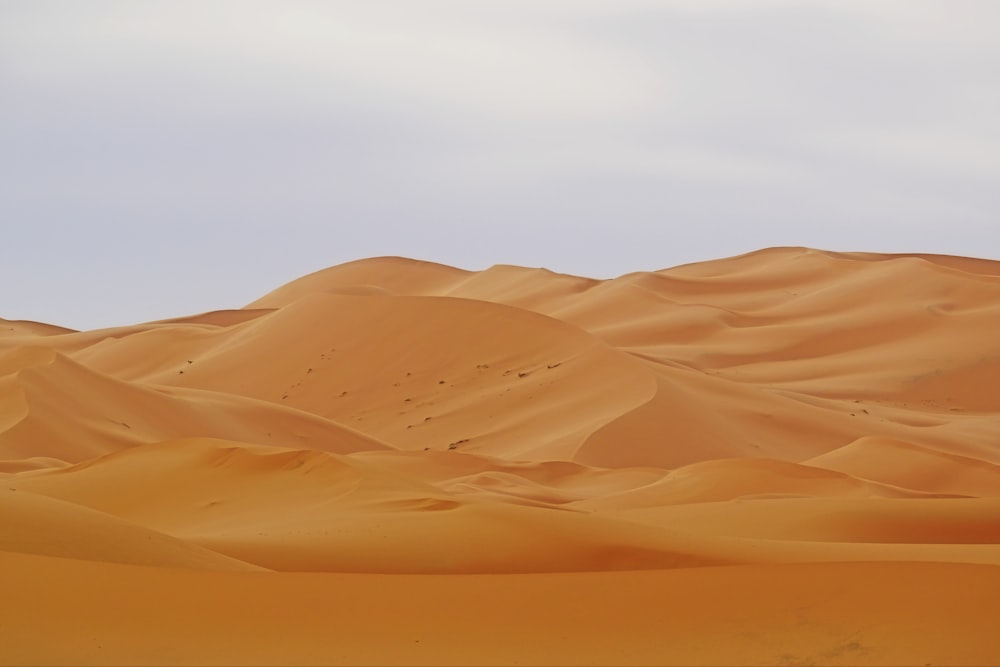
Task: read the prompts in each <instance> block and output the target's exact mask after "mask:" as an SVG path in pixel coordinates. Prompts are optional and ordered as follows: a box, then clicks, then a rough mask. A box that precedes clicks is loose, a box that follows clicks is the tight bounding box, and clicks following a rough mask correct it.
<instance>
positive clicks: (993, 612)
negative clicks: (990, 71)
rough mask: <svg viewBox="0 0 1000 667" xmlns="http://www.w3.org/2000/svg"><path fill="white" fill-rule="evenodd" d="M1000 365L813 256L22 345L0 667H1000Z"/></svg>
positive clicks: (390, 263)
mask: <svg viewBox="0 0 1000 667" xmlns="http://www.w3.org/2000/svg"><path fill="white" fill-rule="evenodd" d="M997 331H1000V262H994V261H990V260H980V259H974V258H967V257H950V256H944V255H932V254H925V255H919V254H905V255H882V254H875V253H864V252H856V253H850V252H839V253H838V252H827V251H822V250H814V249H809V248H770V249H765V250H761V251H757V252H753V253H747V254H745V255H740V256H738V257H730V258H725V259H720V260H714V261H707V262H699V263H695V264H689V265H685V266H679V267H674V268H666V269H661V270H655V271H639V272H635V273H629V274H626V275H622V276H620V277H618V278H614V279H611V280H595V279H591V278H586V277H579V276H571V275H565V274H559V273H554V272H552V271H549V270H546V269H542V268H527V267H517V266H510V265H496V266H493V267H490V268H488V269H486V270H483V271H466V270H463V269H458V268H453V267H449V266H444V265H441V264H434V263H431V262H422V261H417V260H410V259H406V258H401V257H377V258H372V259H363V260H359V261H355V262H350V263H348V264H343V265H340V266H333V267H330V268H327V269H324V270H321V271H317V272H315V273H312V274H309V275H306V276H304V277H302V278H300V279H297V280H293V281H291V282H289V283H288V284H286V285H284V286H279V287H277V288H276V289H275V290H274V291H272V292H270V293H269V294H266V295H263V296H262V297H261V298H260V299H258V300H256V301H254V302H253V303H251V304H248V305H247V306H246V307H245V308H231V309H222V310H216V311H211V312H205V313H196V314H192V315H190V316H187V317H176V318H171V319H168V320H161V321H156V322H145V323H137V324H134V325H127V326H118V327H112V328H107V329H101V330H96V331H72V330H69V329H65V328H62V327H57V326H51V325H47V324H43V323H36V322H24V321H13V320H0V484H2V485H0V590H2V591H3V599H4V602H3V604H0V647H2V649H0V664H17V665H22V664H47V665H51V664H100V665H107V664H323V665H329V664H414V665H415V664H435V665H440V664H465V665H475V664H484V665H495V664H537V665H542V664H657V665H665V664H686V665H695V664H789V665H791V664H819V665H822V664H832V665H845V664H858V665H861V664H864V665H878V664H881V665H897V664H980V665H990V664H998V663H1000V640H998V638H997V637H998V635H997V633H996V631H995V627H994V626H995V625H996V618H997V617H998V616H1000V607H998V602H997V600H1000V504H998V503H1000V398H998V397H1000V392H997V391H996V384H997V379H998V378H1000V347H998V345H997V342H996V338H997V336H996V332H997ZM234 638H238V639H234ZM720 638H721V639H720Z"/></svg>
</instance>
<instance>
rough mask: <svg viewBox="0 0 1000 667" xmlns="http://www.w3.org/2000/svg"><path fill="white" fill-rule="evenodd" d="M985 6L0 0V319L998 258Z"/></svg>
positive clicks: (998, 142) (90, 321)
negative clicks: (288, 286) (799, 252)
mask: <svg viewBox="0 0 1000 667" xmlns="http://www.w3.org/2000/svg"><path fill="white" fill-rule="evenodd" d="M998 213H1000V2H996V1H994V0H979V1H976V0H940V1H926V0H899V1H890V0H886V1H884V2H878V1H874V0H859V1H852V0H828V1H825V0H814V1H810V0H786V1H781V0H742V1H738V0H729V1H726V0H357V1H354V0H330V1H326V2H323V1H307V0H303V1H299V0H280V1H279V0H275V1H272V2H266V1H261V0H232V1H226V0H219V1H213V0H195V1H185V0H170V1H160V0H149V1H142V0H125V1H121V2H107V1H99V0H96V1H95V0H87V1H84V0H67V1H64V2H60V1H52V0H24V1H23V2H22V1H16V0H15V1H11V0H2V1H0V231H2V234H0V317H5V318H8V319H34V320H42V321H48V322H52V323H56V324H63V325H66V326H71V327H74V328H96V327H99V326H110V325H115V324H128V323H134V322H138V321H144V320H152V319H159V318H165V317H172V316H177V315H182V314H191V313H194V312H200V311H205V310H212V309H219V308H232V307H240V306H242V305H244V304H245V303H247V302H249V301H251V300H253V299H255V298H257V297H258V296H260V295H261V294H263V293H265V292H267V291H269V290H270V289H272V288H275V287H277V286H279V285H280V284H282V283H284V282H287V281H289V280H291V279H293V278H296V277H298V276H300V275H303V274H305V273H308V272H311V271H315V270H317V269H320V268H323V267H326V266H331V265H334V264H339V263H342V262H345V261H349V260H353V259H358V258H361V257H368V256H375V255H404V256H409V257H416V258H420V259H427V260H432V261H437V262H442V263H446V264H451V265H455V266H460V267H463V268H469V269H481V268H485V267H487V266H489V265H491V264H495V263H505V264H522V265H528V266H544V267H547V268H550V269H553V270H556V271H562V272H567V273H576V274H581V275H589V276H594V277H612V276H615V275H619V274H622V273H627V272H631V271H638V270H654V269H660V268H666V267H669V266H674V265H677V264H682V263H687V262H691V261H698V260H703V259H711V258H718V257H724V256H729V255H733V254H738V253H741V252H746V251H750V250H754V249H758V248H761V247H766V246H775V245H807V246H812V247H820V248H825V249H831V250H872V251H887V252H909V251H924V252H939V253H952V254H964V255H973V256H980V257H991V258H998V259H1000V216H998Z"/></svg>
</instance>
